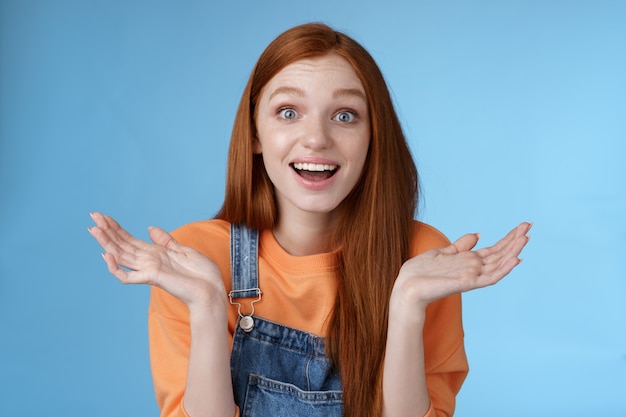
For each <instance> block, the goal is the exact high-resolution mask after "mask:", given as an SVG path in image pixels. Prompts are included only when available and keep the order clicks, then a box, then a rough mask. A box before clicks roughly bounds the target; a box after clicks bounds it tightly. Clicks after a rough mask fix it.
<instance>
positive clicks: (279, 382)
mask: <svg viewBox="0 0 626 417" xmlns="http://www.w3.org/2000/svg"><path fill="white" fill-rule="evenodd" d="M258 239H259V234H258V231H256V230H251V229H248V228H246V227H245V226H241V225H231V228H230V264H231V271H232V286H233V288H232V291H231V292H230V293H229V297H230V302H231V304H233V305H237V306H238V312H239V321H238V323H237V326H236V330H235V334H234V337H233V348H232V354H231V361H230V366H231V373H232V378H233V390H234V394H235V403H236V404H237V405H238V406H239V410H240V414H241V416H242V417H270V416H271V417H281V416H285V417H287V416H307V417H322V416H328V417H341V416H342V415H343V409H342V393H341V392H342V391H341V381H340V379H339V376H338V375H337V374H336V373H334V372H333V370H332V369H331V367H330V361H329V360H328V359H327V358H326V356H325V354H324V338H322V337H319V336H315V335H313V334H311V333H307V332H304V331H301V330H298V329H293V328H290V327H286V326H283V325H280V324H277V323H273V322H270V321H268V320H264V319H262V318H260V317H254V316H253V314H254V303H255V302H258V301H260V300H261V290H260V288H259V282H258ZM242 298H247V299H252V300H251V301H250V300H245V301H244V300H238V299H242ZM241 302H243V303H245V304H246V305H248V304H249V305H251V312H250V314H249V315H244V314H242V312H241V311H242V303H241ZM265 302H271V300H265ZM244 329H245V330H244Z"/></svg>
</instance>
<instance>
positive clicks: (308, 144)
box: [300, 116, 332, 150]
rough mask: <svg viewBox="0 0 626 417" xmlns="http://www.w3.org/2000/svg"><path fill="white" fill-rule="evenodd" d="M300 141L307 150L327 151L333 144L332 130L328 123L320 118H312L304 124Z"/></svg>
mask: <svg viewBox="0 0 626 417" xmlns="http://www.w3.org/2000/svg"><path fill="white" fill-rule="evenodd" d="M300 141H301V143H302V145H303V146H304V147H305V148H309V149H312V150H320V149H327V148H329V147H330V146H331V144H332V137H331V129H330V126H329V124H328V122H327V121H326V120H325V119H324V118H323V117H320V116H310V117H308V118H307V120H306V123H304V124H303V130H302V132H301V135H300Z"/></svg>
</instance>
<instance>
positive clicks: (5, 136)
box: [0, 0, 626, 417]
mask: <svg viewBox="0 0 626 417" xmlns="http://www.w3.org/2000/svg"><path fill="white" fill-rule="evenodd" d="M215 3H216V4H211V3H209V2H200V1H179V2H174V1H147V0H146V1H117V2H116V1H104V0H103V1H79V0H75V1H71V0H57V1H55V2H51V1H43V0H40V1H37V0H25V1H17V0H14V1H9V0H1V3H0V54H1V55H0V77H1V78H0V97H1V101H0V135H1V136H0V138H1V140H0V398H1V400H2V410H3V411H2V413H3V415H17V414H19V415H25V416H40V415H50V414H52V415H63V416H69V417H72V416H83V415H88V416H92V417H96V416H107V417H108V416H138V415H141V416H147V415H156V414H157V410H156V406H155V405H154V399H153V392H152V385H151V379H150V369H149V363H148V351H147V341H146V336H147V335H146V308H147V302H148V289H147V288H143V287H123V286H122V285H121V284H119V283H118V282H117V281H115V280H114V279H113V278H112V277H110V276H109V275H108V274H107V272H106V270H105V267H104V264H103V263H102V261H101V259H100V255H99V253H100V251H99V248H98V246H97V245H96V243H95V242H94V241H92V239H91V237H90V236H89V234H88V233H87V230H86V228H87V227H88V226H89V225H90V224H91V221H90V219H89V215H88V212H89V211H92V210H98V211H104V212H106V213H110V214H112V215H114V216H115V217H117V218H118V219H119V220H120V222H122V224H123V225H125V226H126V227H127V228H128V229H129V230H130V231H132V232H133V233H135V234H137V235H138V236H140V237H144V238H145V237H146V236H147V233H146V227H147V226H149V225H153V224H154V225H160V226H163V227H165V228H167V229H173V228H175V227H177V226H179V225H181V224H184V223H186V222H189V221H193V220H197V219H202V218H208V217H211V216H212V215H213V214H214V212H215V211H216V209H217V208H218V207H219V205H220V202H221V198H222V197H221V196H222V193H223V183H224V172H225V164H224V162H225V159H226V150H227V142H228V138H229V132H230V128H231V124H232V120H233V115H234V112H235V109H236V105H237V101H238V98H239V95H240V93H241V91H242V89H243V87H244V85H245V82H246V79H247V76H248V74H249V71H250V70H251V68H252V65H253V64H254V62H255V61H256V58H257V57H258V55H259V54H260V52H261V51H262V49H263V48H264V47H265V46H266V45H267V43H268V42H269V41H270V40H271V39H273V38H274V37H275V36H276V35H277V34H278V33H280V32H282V31H283V30H284V29H286V28H288V27H290V26H293V25H295V24H299V23H303V22H306V21H312V20H321V21H324V22H327V23H329V24H331V25H333V26H336V27H337V28H339V29H342V30H345V31H346V32H347V33H349V34H351V35H353V36H354V37H355V38H356V39H357V40H359V41H361V42H362V43H363V44H364V45H365V46H366V47H367V48H368V49H369V50H370V51H371V53H372V54H373V55H374V57H375V59H376V60H377V61H378V63H379V64H380V66H381V68H382V70H383V72H384V73H385V75H386V77H387V79H388V81H389V85H390V88H391V89H392V91H393V95H394V98H395V100H396V103H397V107H398V110H399V114H400V116H401V119H402V121H403V123H404V127H405V130H406V133H407V135H408V137H409V138H410V141H411V144H412V147H413V149H414V151H415V155H416V159H417V162H418V168H419V169H420V173H421V180H422V185H423V201H422V205H421V211H420V218H421V219H423V220H425V221H427V222H429V223H431V224H433V225H435V226H437V227H438V228H440V229H441V230H442V231H443V232H444V233H446V234H447V235H448V236H449V237H450V238H452V239H454V238H456V237H458V236H460V235H461V234H463V233H466V232H474V231H479V232H481V233H482V236H483V240H484V242H483V244H485V245H488V244H492V243H494V242H495V240H496V239H497V238H498V237H499V236H500V235H501V234H503V233H504V232H505V231H507V230H508V229H509V228H511V227H513V226H514V225H516V224H517V223H518V222H520V221H523V220H531V221H534V222H535V226H534V229H533V231H532V239H531V243H530V246H529V247H528V248H527V249H526V250H525V253H524V258H525V261H524V262H523V263H522V265H521V266H520V267H519V268H518V269H517V270H516V271H515V272H514V273H513V274H511V276H510V277H508V278H507V279H506V280H505V281H504V282H502V283H500V284H499V285H497V286H495V287H492V288H488V289H485V290H482V291H479V292H474V293H470V294H467V295H466V296H465V298H464V307H465V310H464V311H465V316H464V317H465V328H466V334H467V339H466V341H467V351H468V354H469V358H470V362H471V368H472V370H471V373H470V376H469V377H468V380H467V382H466V384H465V386H464V387H463V390H462V392H461V394H460V395H459V397H458V413H457V415H458V416H461V417H468V416H470V417H471V416H478V415H481V416H494V417H495V416H528V415H546V416H547V415H550V416H568V417H576V416H588V415H618V414H620V412H621V413H623V412H625V411H626V395H625V392H626V320H625V319H626V220H624V215H625V214H626V163H624V161H623V160H624V158H625V157H626V25H625V24H624V22H625V21H626V2H622V1H593V0H589V1H548V0H546V1H530V0H529V1H496V0H494V1H486V0H485V1H463V2H461V1H448V2H427V1H415V2H413V1H411V2H410V1H405V2H398V1H385V2H378V1H377V2H367V1H355V0H344V1H341V2H337V1H334V0H333V1H330V0H324V1H317V2H285V1H271V2H270V1H251V0H241V1H238V2H232V3H229V2H215ZM228 4H232V5H228Z"/></svg>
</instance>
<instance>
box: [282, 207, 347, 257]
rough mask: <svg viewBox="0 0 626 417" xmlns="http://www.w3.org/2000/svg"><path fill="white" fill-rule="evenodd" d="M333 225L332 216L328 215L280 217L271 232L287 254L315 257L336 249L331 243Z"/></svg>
mask: <svg viewBox="0 0 626 417" xmlns="http://www.w3.org/2000/svg"><path fill="white" fill-rule="evenodd" d="M335 224H336V219H335V218H334V216H328V214H318V213H306V214H302V215H299V216H288V215H281V216H279V219H278V222H277V224H276V226H275V227H274V230H273V232H274V237H275V238H276V241H277V242H278V243H279V244H280V246H282V248H283V249H284V250H285V251H287V252H288V253H289V254H291V255H294V256H306V255H315V254H318V253H325V252H331V251H333V250H335V249H336V247H334V244H333V242H332V235H333V232H334V229H335Z"/></svg>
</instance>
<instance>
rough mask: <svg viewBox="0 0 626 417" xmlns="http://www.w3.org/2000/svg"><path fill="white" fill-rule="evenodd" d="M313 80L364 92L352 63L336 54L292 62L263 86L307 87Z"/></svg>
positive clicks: (271, 87) (269, 88)
mask: <svg viewBox="0 0 626 417" xmlns="http://www.w3.org/2000/svg"><path fill="white" fill-rule="evenodd" d="M315 81H318V82H321V83H323V85H327V84H328V85H329V86H331V85H333V86H335V87H341V88H353V89H355V88H356V89H359V90H361V91H362V92H363V93H365V89H364V88H363V85H362V83H361V80H360V79H359V77H358V76H357V75H356V72H355V71H354V69H353V68H352V65H351V64H350V63H349V62H348V61H347V60H346V59H345V58H343V57H341V56H339V55H336V54H328V55H323V56H321V57H316V58H305V59H300V60H298V61H295V62H292V63H291V64H289V65H287V66H286V67H284V68H283V69H281V70H280V71H279V72H278V73H276V75H274V77H272V79H271V80H270V81H269V82H268V83H267V85H266V86H265V87H266V88H265V90H266V91H267V90H273V89H274V88H277V87H280V86H282V85H293V86H294V87H307V86H309V85H310V83H311V82H315Z"/></svg>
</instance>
